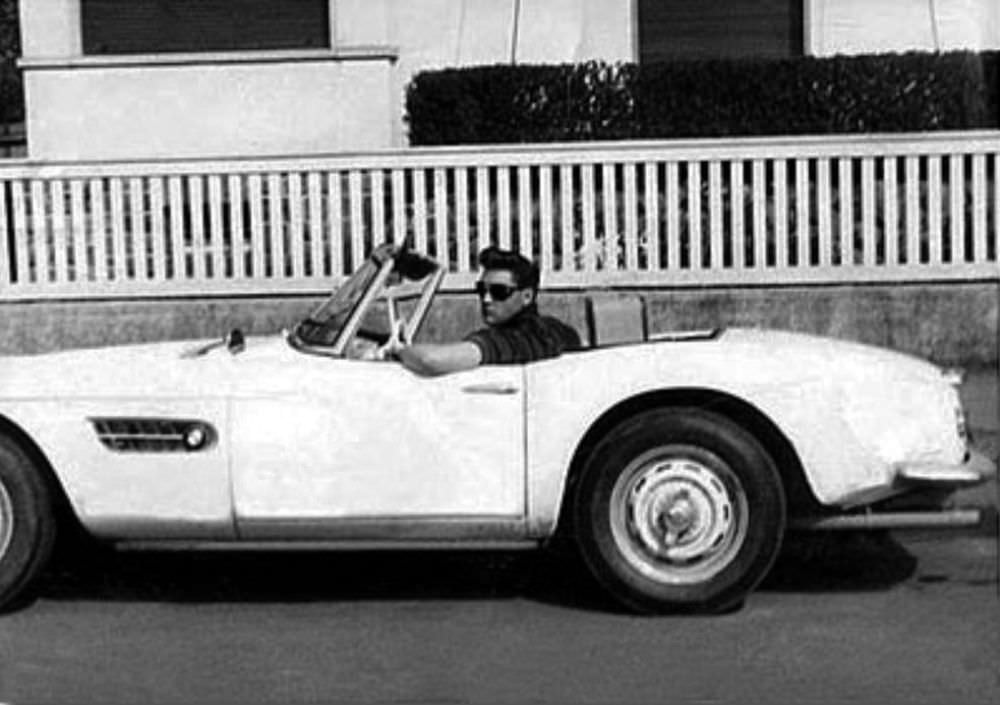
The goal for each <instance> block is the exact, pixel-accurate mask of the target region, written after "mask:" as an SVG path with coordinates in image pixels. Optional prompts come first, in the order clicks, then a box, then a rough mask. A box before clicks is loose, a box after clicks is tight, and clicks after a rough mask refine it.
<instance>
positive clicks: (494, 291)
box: [476, 282, 518, 301]
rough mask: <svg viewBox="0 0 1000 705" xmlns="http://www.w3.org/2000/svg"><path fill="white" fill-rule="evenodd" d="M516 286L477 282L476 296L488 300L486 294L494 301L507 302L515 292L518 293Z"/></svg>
mask: <svg viewBox="0 0 1000 705" xmlns="http://www.w3.org/2000/svg"><path fill="white" fill-rule="evenodd" d="M517 289H518V288H517V287H516V286H509V285H507V284H487V283H486V282H476V294H478V295H479V298H481V299H483V298H486V294H489V295H490V298H491V299H493V300H494V301H506V300H507V299H509V298H510V297H511V296H512V295H513V294H514V292H515V291H517Z"/></svg>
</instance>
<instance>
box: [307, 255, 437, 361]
mask: <svg viewBox="0 0 1000 705" xmlns="http://www.w3.org/2000/svg"><path fill="white" fill-rule="evenodd" d="M390 257H391V259H392V265H393V266H392V271H391V273H388V276H387V277H386V276H385V274H386V273H385V272H383V267H384V265H385V264H386V263H387V262H388V261H389V258H390ZM380 272H382V273H383V276H380ZM436 272H438V273H439V266H438V264H437V263H436V262H435V261H434V260H432V259H429V258H427V257H424V256H422V255H420V254H417V253H415V252H410V251H407V250H402V251H391V250H387V251H385V252H383V251H379V252H376V253H375V255H374V256H372V257H371V258H369V259H367V260H366V261H365V263H364V264H363V265H362V266H361V267H360V268H359V269H358V270H357V271H356V272H354V274H352V275H351V276H350V278H348V280H347V281H345V282H344V283H343V284H342V285H341V286H340V287H338V288H337V290H336V291H334V292H333V295H332V296H330V298H329V299H327V300H326V301H325V302H323V304H322V305H321V306H319V308H317V309H316V310H315V311H313V312H312V313H311V314H310V315H309V316H308V317H307V318H305V319H304V320H302V321H300V322H299V324H298V325H297V326H296V327H295V330H294V331H293V335H294V337H295V339H297V340H298V341H299V342H301V343H303V344H305V345H307V346H314V347H315V346H318V347H330V346H333V345H334V343H335V342H336V341H337V338H338V336H340V333H341V331H343V330H344V327H345V326H346V325H347V324H348V322H349V321H350V320H351V318H352V316H354V314H355V313H356V312H357V310H358V307H359V306H362V305H365V306H366V308H367V309H368V310H367V311H362V312H360V314H361V318H360V320H361V326H362V328H363V330H365V331H366V332H367V333H369V334H374V335H375V336H376V337H378V336H388V333H389V330H388V326H387V322H388V317H387V316H386V315H384V314H385V311H383V310H382V309H385V308H386V302H385V297H386V295H387V292H389V291H392V292H395V296H396V297H398V298H402V299H406V298H409V297H412V296H419V295H420V294H421V291H422V290H423V289H424V286H421V284H424V285H426V283H427V281H428V277H429V276H430V275H432V274H434V273H436ZM376 284H379V288H380V291H378V292H374V293H375V295H376V299H378V300H374V299H373V298H372V297H369V298H368V299H366V298H365V295H366V293H368V292H369V290H370V289H371V288H372V287H373V286H375V285H376ZM366 300H367V301H368V302H369V303H368V304H364V302H365V301H366ZM380 314H381V315H380ZM381 319H385V320H384V322H383V321H382V320H381ZM376 320H378V321H379V322H375V321H376ZM416 323H419V321H417V322H416ZM383 328H384V330H382V329H383Z"/></svg>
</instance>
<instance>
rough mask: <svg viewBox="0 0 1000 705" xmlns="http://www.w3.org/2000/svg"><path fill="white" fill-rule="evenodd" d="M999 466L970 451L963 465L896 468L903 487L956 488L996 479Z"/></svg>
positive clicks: (905, 466) (975, 451) (906, 465)
mask: <svg viewBox="0 0 1000 705" xmlns="http://www.w3.org/2000/svg"><path fill="white" fill-rule="evenodd" d="M996 474H997V466H996V463H995V462H994V461H993V460H991V459H990V458H988V457H986V456H985V455H983V454H982V453H981V452H979V451H977V450H974V449H970V450H969V454H968V457H967V459H966V461H965V462H964V463H962V464H961V465H942V464H938V463H907V464H904V465H900V466H898V467H897V468H896V481H897V483H899V485H901V486H903V487H907V488H910V487H913V488H921V487H926V488H942V489H946V488H955V489H958V488H960V487H971V486H973V485H978V484H980V483H983V482H986V481H987V480H989V479H991V478H994V477H996Z"/></svg>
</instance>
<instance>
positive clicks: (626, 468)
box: [0, 248, 994, 612]
mask: <svg viewBox="0 0 1000 705" xmlns="http://www.w3.org/2000/svg"><path fill="white" fill-rule="evenodd" d="M443 275H444V272H443V270H442V269H441V268H440V267H439V266H438V265H437V263H435V262H434V261H433V260H431V259H429V258H426V257H424V256H422V255H419V254H417V253H414V252H411V251H408V250H405V249H393V248H380V249H379V250H376V252H375V253H374V254H373V255H372V256H371V258H370V259H369V260H368V261H367V262H366V263H365V264H364V265H363V266H362V267H361V268H360V269H359V270H358V271H357V272H356V273H355V274H354V275H353V276H352V277H351V278H350V279H349V280H348V281H347V282H345V283H344V284H343V285H342V286H340V287H339V288H338V289H337V290H336V291H335V292H334V293H333V295H332V297H331V298H330V299H329V300H328V301H327V302H325V303H324V304H323V305H322V306H321V307H320V308H319V309H318V310H317V311H316V312H315V313H314V314H313V315H312V316H310V317H309V318H307V319H305V320H303V321H301V322H299V323H298V325H296V326H295V327H294V329H293V330H292V331H291V332H287V333H284V334H282V335H276V336H272V337H261V338H248V339H244V337H243V335H242V334H241V333H240V332H239V331H233V332H232V333H230V334H229V335H228V336H227V337H226V339H224V340H222V341H216V342H207V341H200V342H199V341H195V342H191V341H187V342H170V343H159V344H148V345H132V346H121V347H113V348H106V349H94V350H77V351H66V352H59V353H53V354H45V355H33V356H21V357H9V358H6V359H3V360H0V607H3V606H6V607H8V608H9V607H10V606H11V605H13V604H14V603H15V602H21V601H23V600H24V599H25V596H26V595H29V594H30V591H31V588H32V586H33V585H34V584H35V583H36V582H37V578H38V576H39V575H40V574H41V573H42V572H43V570H44V568H45V566H46V563H47V561H48V560H49V558H50V555H51V553H52V548H53V544H54V542H55V539H56V535H57V532H58V531H59V529H60V528H64V527H65V526H67V524H78V525H79V526H82V527H83V529H85V530H86V531H87V532H89V533H90V534H92V535H93V536H95V537H97V538H99V539H103V540H106V541H108V542H111V543H113V544H115V545H117V546H120V547H125V548H163V547H168V546H169V547H174V548H178V547H179V548H192V549H198V548H209V547H212V548H219V547H232V548H264V549H274V548H296V547H298V548H301V547H309V548H331V549H335V548H357V547H362V548H413V549H418V548H484V549H485V548H501V549H511V548H521V547H539V546H544V545H546V544H547V543H548V542H549V541H550V540H551V539H553V538H554V537H556V536H559V537H566V538H568V539H569V540H570V541H572V542H573V543H574V544H575V545H576V546H577V547H578V549H579V551H580V553H581V554H582V556H583V559H584V560H585V562H586V564H587V565H588V566H589V568H590V569H591V571H592V572H593V574H594V576H595V577H596V579H597V580H598V581H599V583H600V584H601V585H603V586H604V587H605V588H606V589H607V590H608V591H609V592H610V594H611V595H612V596H614V597H615V598H616V599H617V600H619V601H620V602H621V603H622V604H623V605H624V606H626V607H628V608H631V609H634V610H637V611H643V612H661V611H672V610H699V611H716V610H725V609H730V608H732V607H734V606H738V605H739V604H740V603H741V602H742V601H743V599H744V598H745V597H746V596H747V594H748V593H750V592H751V591H752V590H753V588H754V587H755V586H756V585H757V584H758V583H759V581H760V580H761V579H762V578H763V577H764V576H765V574H766V573H767V572H768V570H769V568H770V566H771V565H772V562H773V561H774V559H775V556H776V554H777V552H778V550H779V548H780V545H781V542H782V539H783V536H784V534H785V532H786V531H787V530H789V529H796V528H799V529H835V528H878V527H894V526H922V525H927V526H933V525H943V524H949V523H951V524H954V523H963V522H969V521H975V520H976V518H977V517H976V516H975V514H972V515H970V514H969V513H963V512H961V511H957V510H952V511H950V513H949V512H946V511H944V510H943V509H942V508H941V507H940V506H939V505H940V502H939V500H940V499H941V498H942V497H943V496H945V495H946V493H947V492H950V491H951V490H954V489H955V488H956V487H959V486H961V485H963V484H968V483H976V482H979V481H981V480H982V479H984V477H986V476H987V475H989V474H990V473H992V472H994V467H993V464H992V462H990V461H989V460H987V459H985V458H984V457H982V456H981V455H979V454H977V453H976V452H975V451H973V450H972V449H971V448H970V446H969V442H968V438H967V435H966V430H965V420H964V414H963V410H962V407H961V404H960V402H959V397H958V393H957V390H956V384H957V382H958V380H957V377H956V375H955V374H953V373H951V372H947V371H944V370H941V369H940V368H938V367H936V366H933V365H931V364H929V363H927V362H923V361H921V360H917V359H914V358H911V357H907V356H904V355H901V354H898V353H894V352H890V351H886V350H881V349H877V348H873V347H869V346H863V345H858V344H851V343H846V342H838V341H834V340H830V339H824V338H819V337H813V336H806V335H799V334H793V333H787V332H774V331H763V330H749V329H724V330H714V331H703V332H694V333H688V334H666V335H660V336H647V338H648V339H646V340H639V341H636V342H634V343H627V344H615V345H610V346H607V345H602V344H601V342H600V341H599V340H597V341H594V340H592V338H590V337H589V336H584V338H585V339H590V340H591V344H590V345H589V346H588V347H587V348H585V349H583V350H580V351H575V352H570V353H566V354H564V355H562V356H561V357H559V358H556V359H551V360H545V361H540V362H534V363H531V364H527V365H506V366H481V367H479V368H476V369H473V370H469V371H465V372H459V373H455V374H451V375H445V376H440V377H421V376H418V375H416V374H414V373H412V372H410V371H408V370H407V369H405V368H404V367H403V366H402V365H401V364H400V363H398V362H395V361H393V360H391V359H383V358H385V357H386V356H385V355H384V354H383V353H382V351H383V350H384V349H385V346H386V344H387V342H388V341H389V339H390V336H402V337H404V338H407V339H412V338H415V337H416V336H417V335H418V333H419V331H420V328H421V324H422V323H423V322H424V321H425V319H426V318H427V315H428V312H429V311H430V309H431V305H432V303H433V300H434V296H435V293H436V292H437V289H438V287H439V285H440V283H441V280H442V278H443ZM913 492H919V493H921V496H922V497H925V498H926V499H927V501H928V502H931V501H933V500H938V505H937V506H934V507H933V509H932V510H930V511H928V510H927V508H926V506H920V507H919V509H918V510H913V509H910V510H907V511H905V512H904V511H900V510H899V509H898V508H897V509H895V510H893V509H892V506H893V502H895V501H896V500H895V499H894V498H895V497H897V496H899V495H903V494H906V493H913ZM897 504H898V502H897Z"/></svg>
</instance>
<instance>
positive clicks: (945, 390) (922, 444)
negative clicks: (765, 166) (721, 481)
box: [0, 330, 966, 542]
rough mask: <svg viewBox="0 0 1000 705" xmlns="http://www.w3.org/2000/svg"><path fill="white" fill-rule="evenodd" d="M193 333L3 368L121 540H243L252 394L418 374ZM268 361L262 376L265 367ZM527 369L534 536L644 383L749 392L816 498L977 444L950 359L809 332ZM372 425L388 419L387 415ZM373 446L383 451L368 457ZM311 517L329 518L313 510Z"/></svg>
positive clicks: (707, 393)
mask: <svg viewBox="0 0 1000 705" xmlns="http://www.w3.org/2000/svg"><path fill="white" fill-rule="evenodd" d="M197 347H198V344H196V343H194V342H191V341H188V342H181V343H164V344H155V345H144V346H127V347H120V348H113V349H105V350H88V351H69V352H64V353H56V354H51V355H39V356H31V357H22V358H11V359H9V360H8V363H9V364H7V365H6V366H5V372H4V374H3V376H0V417H3V418H5V419H6V420H7V421H8V422H9V423H10V424H13V425H14V426H16V427H17V428H19V429H20V430H21V431H22V432H23V433H24V434H25V435H26V436H27V437H29V438H30V439H31V440H32V442H33V443H34V444H36V445H37V447H38V449H39V451H40V452H41V454H42V455H43V456H44V457H45V458H46V460H47V461H48V463H49V464H50V466H51V468H52V470H53V472H54V474H55V477H56V478H57V481H58V482H59V484H60V485H61V487H62V488H63V490H64V492H65V494H66V497H67V499H68V500H69V504H70V505H71V506H72V508H73V510H74V512H75V513H76V515H77V516H78V517H79V518H80V520H81V522H82V523H83V524H84V526H85V527H87V528H89V529H90V530H91V531H93V532H95V533H97V534H99V535H102V536H106V537H108V538H112V539H129V538H139V539H141V538H151V539H200V540H207V541H231V540H237V539H239V538H241V535H240V531H239V526H238V524H239V517H238V516H237V514H238V507H237V506H236V501H235V500H234V486H233V484H234V478H235V477H237V476H238V474H239V472H238V471H239V468H238V467H236V465H237V464H238V463H241V462H244V460H242V459H246V458H251V459H250V460H248V461H246V462H253V461H252V455H250V454H248V449H247V448H236V447H233V445H232V443H233V442H234V439H238V442H240V443H245V444H248V445H249V446H253V444H254V443H257V442H258V440H259V439H256V438H254V437H253V435H252V434H250V433H248V432H246V431H245V430H243V431H241V430H240V428H239V427H237V426H236V425H234V411H233V410H234V404H238V403H239V400H240V399H247V398H253V399H254V400H256V401H255V403H257V404H264V405H267V404H270V403H271V401H273V402H274V403H275V404H279V403H280V404H283V405H285V406H284V408H291V406H289V405H292V406H294V404H295V397H294V394H291V395H290V390H294V389H296V385H297V384H299V383H300V382H301V383H302V384H309V383H314V379H313V378H311V377H310V375H311V374H314V372H315V371H317V370H319V371H321V370H323V369H333V368H332V367H328V368H324V365H325V366H340V368H343V369H348V367H347V366H350V367H349V369H350V370H351V371H352V373H354V374H355V375H356V376H359V377H358V378H359V379H360V380H361V382H360V383H359V384H358V385H354V386H352V390H354V392H355V393H359V392H357V390H359V389H363V388H364V380H365V379H367V377H366V375H369V374H371V373H375V374H377V375H378V377H379V379H383V380H387V381H389V382H391V381H392V379H396V378H395V377H392V376H387V372H386V371H387V370H389V369H390V367H387V366H391V369H393V372H392V375H401V374H406V375H410V374H411V373H408V372H405V371H403V370H401V368H399V366H398V365H397V364H396V363H392V362H375V361H360V360H335V359H330V358H324V357H322V356H315V355H309V354H306V353H303V352H301V351H298V350H294V349H293V348H292V347H291V346H289V345H288V344H287V343H286V341H285V340H283V339H281V338H278V337H274V338H271V339H266V340H265V339H260V340H251V341H250V342H249V344H248V350H247V352H246V353H241V354H239V355H233V354H231V353H229V352H228V351H226V350H225V349H221V350H215V351H212V352H209V353H207V354H204V355H199V356H192V355H191V354H190V353H191V351H192V350H193V349H196V348H197ZM255 356H256V357H255ZM255 361H256V362H255ZM310 370H311V371H312V372H310ZM262 371H266V374H265V376H264V377H263V378H261V377H257V375H260V374H262ZM488 373H489V368H481V369H480V370H475V371H471V372H469V373H462V374H464V375H465V377H461V378H459V379H460V380H462V381H463V384H465V385H466V388H467V387H468V386H470V385H471V386H472V387H475V385H476V384H478V383H479V382H477V380H478V379H479V377H478V376H477V375H479V376H482V375H486V374H488ZM373 379H374V378H373ZM514 379H519V380H520V382H521V384H520V387H521V388H520V389H519V390H515V391H514V392H512V394H514V393H515V392H518V393H520V394H521V395H522V396H520V397H516V399H515V398H513V397H512V399H511V403H513V402H514V401H515V400H520V401H521V407H520V409H521V410H520V413H519V415H517V416H518V418H506V419H502V420H500V422H502V423H505V424H508V431H509V430H510V429H511V428H513V429H515V430H516V431H518V432H517V433H514V434H513V435H511V434H510V433H509V432H508V433H507V434H506V435H505V439H506V440H504V441H503V442H504V443H508V444H509V443H511V442H515V443H520V444H522V446H523V452H521V451H519V452H518V453H516V454H515V455H513V456H512V457H513V458H516V460H517V465H518V467H516V468H514V469H513V470H510V469H507V468H496V469H494V470H491V469H489V468H486V469H485V471H484V470H482V469H480V471H482V472H485V473H486V475H489V473H491V472H492V473H494V474H504V473H510V472H515V473H518V475H519V476H518V477H515V478H509V477H508V478H500V481H499V485H498V486H502V487H504V488H507V490H509V491H510V492H513V493H514V494H512V495H511V497H512V499H511V501H509V502H506V503H505V504H503V506H504V507H512V508H514V509H515V510H518V508H519V511H515V512H514V514H515V515H516V514H519V515H520V516H510V515H507V516H504V517H501V518H498V520H497V526H498V527H499V526H500V525H501V524H502V525H503V527H504V529H503V530H504V531H505V532H508V535H509V531H510V526H511V521H512V519H513V520H515V521H516V523H517V524H518V525H520V526H521V530H522V531H523V538H530V539H542V538H545V537H546V536H548V535H550V534H551V533H552V532H553V531H554V530H555V528H556V524H557V520H558V517H559V514H560V508H561V506H562V503H563V502H564V501H565V495H566V488H567V485H568V477H569V472H570V469H571V467H572V466H573V464H574V459H575V458H576V456H577V454H578V452H579V451H580V449H581V442H582V440H583V439H584V438H585V437H586V435H587V433H588V431H589V430H590V429H592V428H593V427H594V426H595V424H598V423H599V422H600V421H601V419H602V418H604V417H606V415H607V414H609V413H612V412H613V410H614V409H615V408H617V407H619V406H620V405H622V404H624V403H627V402H628V400H632V399H638V398H642V397H644V396H649V395H662V394H668V393H670V392H676V391H678V390H698V391H699V392H700V393H702V394H703V398H712V395H716V397H717V398H722V397H727V398H734V399H738V400H741V401H742V402H743V403H745V404H746V405H749V406H750V407H752V408H754V409H755V410H757V411H759V413H760V414H762V415H764V416H766V417H767V418H768V419H769V420H770V422H771V423H772V424H773V425H774V426H775V427H776V428H777V429H779V430H780V433H781V434H783V436H784V437H785V438H786V439H787V441H788V443H789V445H790V446H791V447H792V448H793V449H794V451H795V453H796V455H797V457H798V461H799V463H800V465H801V467H802V470H803V471H804V474H805V481H806V483H807V485H808V487H809V488H810V490H811V492H812V494H813V495H814V497H815V499H816V500H818V501H819V502H820V503H822V504H824V505H828V506H830V507H834V508H845V507H851V506H854V505H860V504H865V503H868V502H871V501H875V500H877V499H881V498H883V497H885V496H888V495H890V494H892V493H894V492H897V491H899V488H898V487H897V484H896V481H895V475H896V473H897V472H898V470H899V468H900V467H901V466H903V465H906V464H907V463H926V462H932V463H936V464H938V465H940V466H943V467H948V466H956V467H958V466H960V465H961V464H962V463H963V461H964V458H965V453H966V447H965V442H964V439H963V438H961V437H960V433H958V432H957V431H956V414H958V413H960V405H959V403H958V397H957V392H956V391H955V389H954V388H953V386H951V385H950V384H948V382H947V381H946V380H945V379H944V378H943V377H942V375H941V371H940V370H939V369H938V368H937V367H935V366H933V365H931V364H928V363H925V362H923V361H920V360H916V359H914V358H911V357H908V356H904V355H901V354H898V353H893V352H889V351H885V350H881V349H877V348H872V347H868V346H863V345H855V344H849V343H843V342H838V341H832V340H829V339H824V338H817V337H812V336H806V335H800V334H791V333H775V332H768V331H754V330H729V331H724V332H722V333H721V334H719V335H716V336H712V337H709V338H706V339H700V340H690V341H664V342H646V343H641V344H635V345H623V346H616V347H612V348H602V349H593V350H585V351H581V352H576V353H571V354H566V355H563V356H562V357H560V358H556V359H553V360H547V361H542V362H537V363H532V364H529V365H526V366H523V367H519V368H518V373H517V374H515V375H514ZM413 383H414V384H418V383H420V382H419V381H414V382H413ZM427 384H433V382H431V381H427ZM515 396H516V395H515ZM387 398H389V399H390V401H391V397H387ZM406 401H407V400H406V398H405V397H401V398H400V399H399V403H400V404H405V403H406ZM511 408H513V407H511ZM512 416H514V415H512ZM102 417H141V418H164V419H197V420H199V421H202V422H205V423H207V424H209V425H210V426H212V427H213V428H214V429H215V430H216V432H217V433H218V440H217V442H216V443H214V444H213V445H211V447H208V448H205V449H203V450H200V451H198V452H178V453H116V452H113V451H110V450H109V449H108V448H106V447H104V446H102V445H101V444H100V443H99V442H98V439H97V436H96V434H95V431H94V427H93V422H92V420H93V419H95V418H102ZM366 422H368V423H371V424H391V420H389V419H385V418H375V417H373V418H371V419H367V420H366ZM509 424H515V426H509ZM440 440H441V442H449V439H448V438H446V437H444V438H441V439H440ZM334 450H335V449H334ZM378 451H379V448H377V447H373V448H372V449H371V452H372V461H371V462H372V463H373V464H374V463H378V462H379V456H378ZM329 452H331V446H330V445H329V444H326V443H321V444H318V445H317V446H316V447H315V448H301V447H297V448H289V449H288V458H287V463H288V466H289V467H291V466H292V465H293V464H295V463H297V462H300V461H305V462H309V456H310V455H311V454H315V455H317V456H318V455H320V454H324V453H329ZM480 460H481V458H480ZM274 467H275V468H279V467H280V466H279V465H275V466H274ZM431 470H432V469H430V468H426V467H424V468H423V469H421V464H419V463H414V465H413V467H411V468H400V472H411V473H422V472H425V473H427V475H426V479H427V481H429V482H430V481H439V480H440V478H439V477H438V478H437V479H435V476H434V474H433V472H431ZM386 476H387V475H385V474H383V475H382V477H386ZM273 479H274V481H275V482H279V483H280V481H281V478H280V477H277V478H273ZM417 479H419V477H418V478H417ZM306 489H307V488H306ZM507 490H505V491H507ZM517 497H523V501H519V500H518V499H517ZM260 501H261V502H267V501H270V500H269V499H268V498H264V497H262V498H260ZM346 501H347V506H348V511H347V512H346V513H345V510H344V508H343V507H341V509H340V510H338V511H339V512H340V513H339V514H338V515H336V516H330V517H326V519H328V520H329V521H330V522H336V521H338V520H340V519H344V518H350V517H349V514H350V512H349V505H350V500H349V498H348V499H347V500H346ZM442 501H447V499H445V500H442ZM477 506H478V505H477V504H476V503H475V502H472V503H468V504H463V505H462V506H458V505H456V508H455V511H454V512H453V514H454V515H455V516H462V515H466V514H475V513H476V507H477ZM446 514H447V512H446ZM310 518H311V519H316V517H315V515H313V516H312V517H303V519H306V520H308V519H310ZM376 518H377V517H376ZM488 524H489V522H488V521H487V523H486V526H487V528H488ZM403 542H405V541H403Z"/></svg>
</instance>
